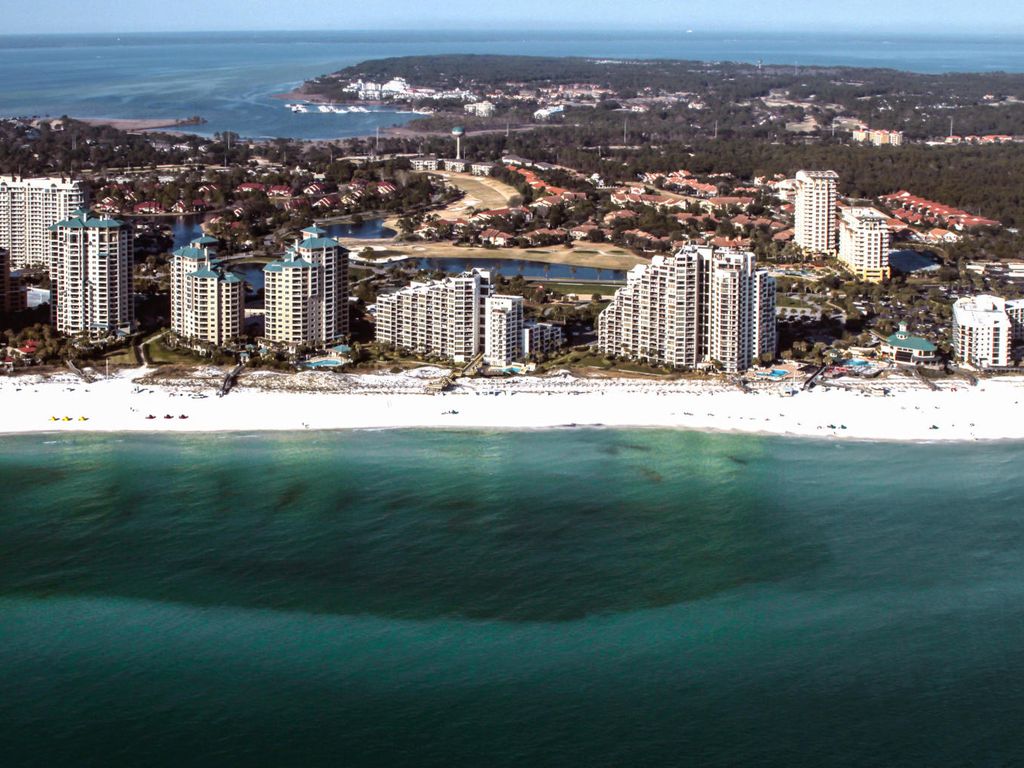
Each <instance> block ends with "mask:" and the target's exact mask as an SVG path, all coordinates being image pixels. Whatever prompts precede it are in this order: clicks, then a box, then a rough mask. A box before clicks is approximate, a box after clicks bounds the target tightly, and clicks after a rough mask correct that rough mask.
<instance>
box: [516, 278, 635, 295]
mask: <svg viewBox="0 0 1024 768" xmlns="http://www.w3.org/2000/svg"><path fill="white" fill-rule="evenodd" d="M530 282H531V283H533V282H540V283H543V284H544V287H545V288H549V289H551V290H552V291H557V292H558V293H576V294H579V295H580V296H592V295H593V294H595V293H596V294H597V295H598V296H611V295H613V294H614V293H615V291H616V290H617V289H619V288H621V287H622V286H621V285H620V284H618V283H571V282H561V281H551V280H539V279H531V280H530Z"/></svg>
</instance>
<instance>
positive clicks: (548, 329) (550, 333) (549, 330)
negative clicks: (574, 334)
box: [523, 322, 565, 357]
mask: <svg viewBox="0 0 1024 768" xmlns="http://www.w3.org/2000/svg"><path fill="white" fill-rule="evenodd" d="M564 345H565V333H564V332H563V331H562V326H560V325H555V324H554V323H538V322H527V323H526V324H525V325H523V356H524V357H540V356H541V355H550V354H551V353H552V352H556V351H557V350H558V349H560V348H561V347H562V346H564Z"/></svg>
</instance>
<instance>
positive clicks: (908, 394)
mask: <svg viewBox="0 0 1024 768" xmlns="http://www.w3.org/2000/svg"><path fill="white" fill-rule="evenodd" d="M444 373H445V369H438V368H429V367H423V368H418V369H414V370H411V371H407V372H403V373H399V374H336V373H331V372H326V371H309V372H303V373H297V374H286V373H273V372H268V371H251V372H247V373H243V375H242V377H241V378H240V380H239V383H238V385H236V387H235V389H233V390H232V391H231V393H230V394H228V395H227V396H226V397H223V398H220V397H217V396H216V394H215V393H216V387H217V386H218V385H219V383H220V380H221V379H222V377H223V371H221V370H219V369H215V368H206V369H201V370H198V371H192V372H189V373H188V374H185V375H182V374H179V375H177V376H176V377H174V378H167V377H166V376H165V375H164V374H161V373H160V371H159V369H152V368H150V369H146V368H134V369H125V370H123V371H121V372H119V373H117V374H113V375H111V377H110V378H109V379H97V380H95V381H93V382H91V383H85V382H83V381H81V380H80V379H78V378H76V377H75V376H73V375H72V374H70V373H60V374H54V375H52V376H50V377H48V378H45V379H44V378H42V377H40V376H33V375H24V376H16V377H6V378H3V379H0V393H2V395H3V398H4V402H5V404H6V405H7V408H5V409H4V412H3V413H2V414H0V434H4V435H14V434H33V435H61V434H69V433H71V434H86V433H147V434H148V433H161V434H170V433H227V432H235V433H244V432H255V433H259V432H306V431H310V432H324V431H331V432H335V431H350V430H352V431H355V430H392V429H394V430H410V429H412V430H421V429H426V430H435V429H441V430H497V431H534V430H550V429H613V430H614V429H623V430H648V429H662V430H683V431H693V432H706V433H719V434H735V435H749V436H774V437H796V438H804V439H818V440H828V441H831V442H841V441H851V440H852V441H857V442H863V441H872V442H896V443H950V442H989V441H1000V442H1005V441H1022V440H1024V420H1018V419H1013V418H1008V414H1012V413H1013V411H1014V410H1015V409H1016V408H1017V407H1019V403H1020V402H1021V401H1022V400H1024V377H1012V378H1011V377H1007V378H1002V379H987V380H984V381H982V382H981V383H980V384H979V385H978V386H976V387H970V386H964V383H963V382H962V381H958V382H946V383H945V384H947V385H948V386H944V387H943V388H940V389H939V390H938V391H935V390H931V389H928V388H926V387H921V386H920V385H919V383H918V384H917V385H915V384H914V381H913V379H912V378H910V377H905V378H903V377H899V376H897V377H895V378H890V379H889V380H888V381H887V382H885V383H886V384H887V385H888V386H887V389H888V390H890V394H888V395H883V394H882V393H881V392H882V390H880V389H879V387H880V386H881V383H880V382H877V381H860V380H855V381H854V380H851V381H845V382H843V383H842V385H841V387H834V386H822V387H819V388H816V389H814V390H811V391H807V392H798V393H797V394H795V395H792V396H784V394H783V393H782V390H781V389H780V388H779V385H775V384H767V383H766V384H764V385H758V386H757V388H756V389H755V390H754V391H751V392H741V391H740V390H738V389H736V388H735V387H734V386H732V385H730V384H729V383H728V382H725V381H720V380H692V379H680V380H674V381H650V380H645V379H629V378H600V379H597V378H595V379H589V378H576V377H573V376H571V375H568V374H565V373H563V374H557V373H556V374H552V375H548V376H544V377H518V378H507V379H490V380H488V379H469V380H461V381H459V382H458V383H457V384H456V386H455V387H454V389H453V390H451V391H448V392H444V393H441V394H432V393H430V389H429V387H430V383H431V382H433V381H436V380H437V379H438V378H439V377H440V376H441V375H443V374H444ZM790 386H792V384H791V385H790ZM183 415H184V416H187V418H185V419H182V418H180V417H181V416H183ZM147 416H153V417H154V418H152V419H150V418H147ZM54 417H56V418H58V419H61V420H60V421H56V422H55V421H52V420H51V419H52V418H54ZM65 417H66V418H68V419H70V420H69V421H63V419H64V418H65ZM80 417H86V418H87V420H85V421H79V418H80Z"/></svg>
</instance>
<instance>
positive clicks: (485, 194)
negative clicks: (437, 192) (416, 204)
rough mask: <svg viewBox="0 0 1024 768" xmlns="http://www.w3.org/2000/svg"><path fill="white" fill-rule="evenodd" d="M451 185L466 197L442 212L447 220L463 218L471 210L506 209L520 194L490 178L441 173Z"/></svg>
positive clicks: (442, 216) (442, 215)
mask: <svg viewBox="0 0 1024 768" xmlns="http://www.w3.org/2000/svg"><path fill="white" fill-rule="evenodd" d="M439 175H440V176H443V177H444V178H445V179H447V180H448V182H449V183H450V184H452V185H453V186H456V187H458V188H459V189H461V190H462V191H463V192H465V193H466V196H465V197H464V198H462V199H461V200H459V201H458V202H456V203H454V204H452V205H450V206H448V207H447V208H445V209H444V210H443V211H441V212H440V214H439V215H440V217H441V218H442V219H445V220H448V221H450V220H452V219H458V218H462V217H463V216H465V215H466V211H468V210H469V209H470V208H479V209H481V210H485V209H492V208H506V207H507V206H508V204H509V201H510V200H511V199H512V198H513V197H515V196H516V195H518V194H519V192H517V191H516V189H515V187H510V186H509V185H508V184H506V183H504V182H503V181H498V180H497V179H493V178H491V177H490V176H472V175H470V174H468V173H441V174H439Z"/></svg>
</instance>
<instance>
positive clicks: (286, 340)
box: [263, 227, 349, 350]
mask: <svg viewBox="0 0 1024 768" xmlns="http://www.w3.org/2000/svg"><path fill="white" fill-rule="evenodd" d="M325 235H326V232H325V230H323V229H320V228H319V227H308V228H306V229H304V230H302V232H301V233H300V236H299V240H298V242H297V243H296V244H295V245H294V246H292V247H290V248H289V249H288V250H287V251H286V252H285V254H284V256H283V258H281V259H279V260H278V261H275V262H272V263H270V264H268V265H267V266H266V267H264V269H263V276H264V304H265V310H264V318H265V323H266V325H265V331H264V337H265V338H266V339H267V341H269V342H272V343H274V344H281V345H283V346H285V347H287V348H289V349H292V350H294V349H296V348H298V347H302V346H308V347H326V346H331V345H332V344H336V343H337V342H339V341H343V340H344V339H345V338H346V337H347V336H348V331H349V323H348V312H349V308H348V250H347V249H346V248H344V247H343V246H342V245H341V243H339V242H338V241H337V240H335V239H334V238H330V237H325Z"/></svg>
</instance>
